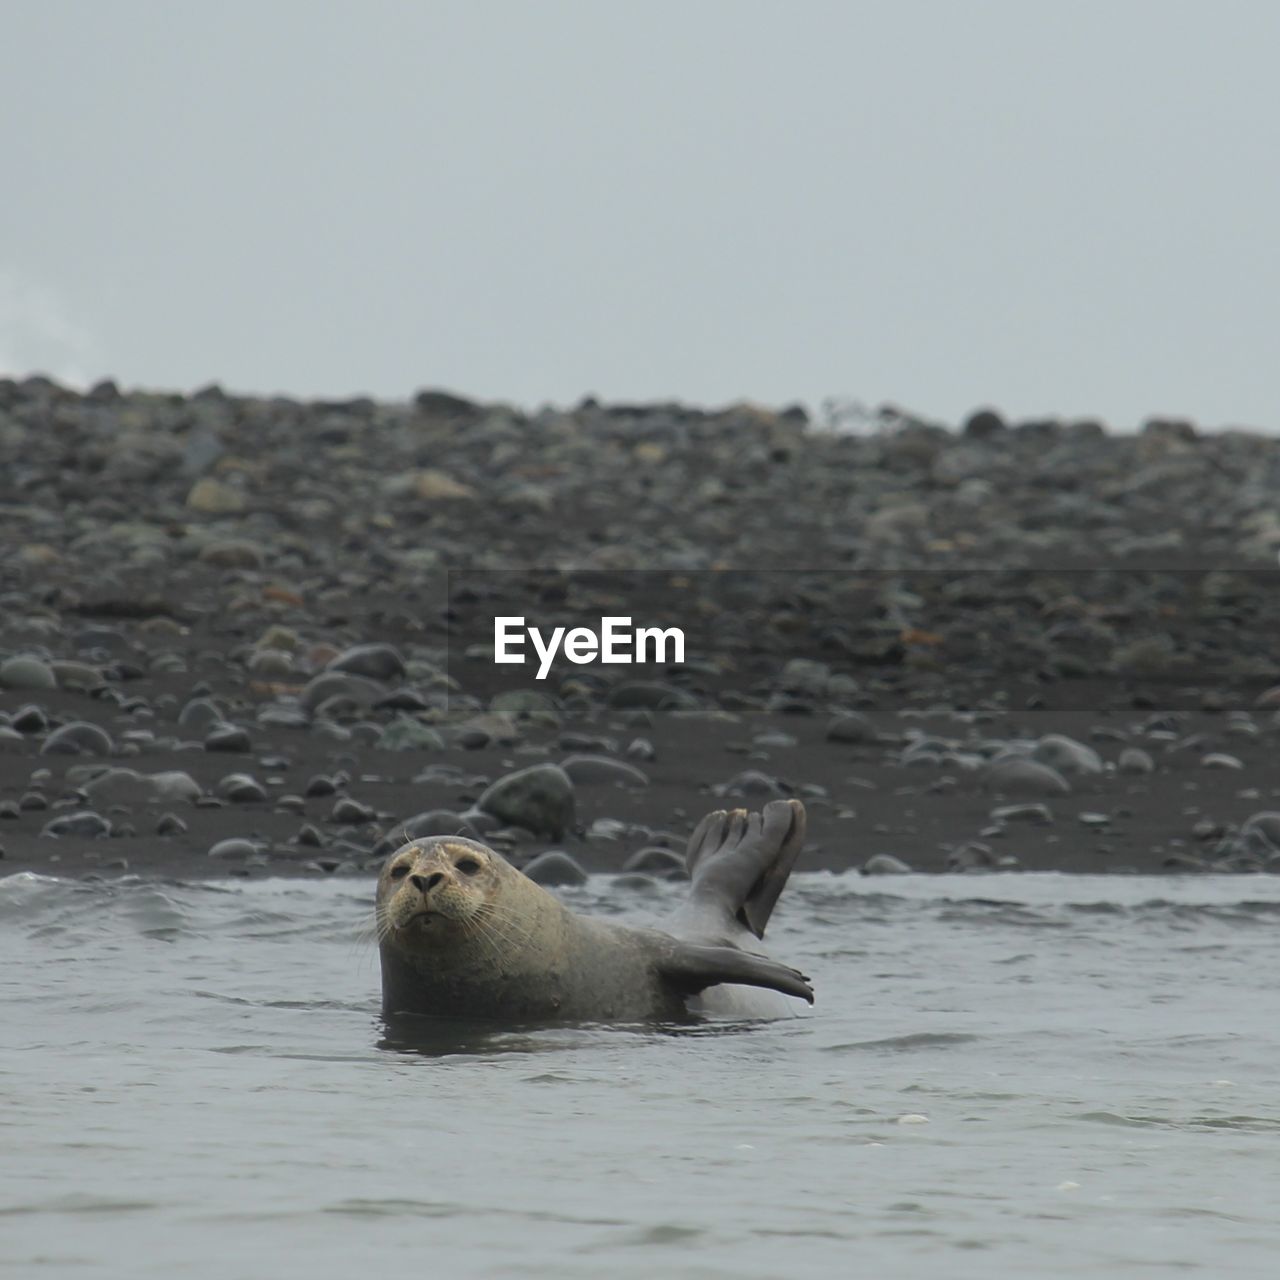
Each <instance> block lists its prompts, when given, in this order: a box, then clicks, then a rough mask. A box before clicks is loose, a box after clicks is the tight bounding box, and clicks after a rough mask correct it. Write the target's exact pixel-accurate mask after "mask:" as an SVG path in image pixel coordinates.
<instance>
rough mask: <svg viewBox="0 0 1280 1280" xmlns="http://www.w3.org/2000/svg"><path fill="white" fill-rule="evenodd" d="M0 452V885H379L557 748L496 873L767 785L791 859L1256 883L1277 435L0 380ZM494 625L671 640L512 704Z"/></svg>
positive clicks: (1269, 784)
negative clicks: (565, 799)
mask: <svg viewBox="0 0 1280 1280" xmlns="http://www.w3.org/2000/svg"><path fill="white" fill-rule="evenodd" d="M0 451H2V452H3V456H4V457H5V458H6V459H7V460H8V463H7V466H6V467H5V468H3V469H0V538H2V539H3V542H2V544H0V545H3V547H4V555H3V557H0V673H3V674H0V849H2V850H3V858H2V859H0V873H3V874H10V873H12V872H15V871H21V870H33V871H49V870H54V869H57V870H59V872H60V873H65V874H71V875H83V874H103V875H119V874H124V873H137V874H143V875H179V876H182V877H184V878H217V877H219V876H222V875H226V874H235V875H248V876H250V877H257V876H265V875H268V874H287V875H298V874H312V875H326V874H341V875H347V874H358V875H362V876H363V875H366V874H367V875H370V876H371V875H372V873H373V871H372V869H373V867H374V866H375V865H376V862H377V861H379V860H380V855H377V854H375V852H374V851H375V850H376V849H378V848H379V842H380V841H382V840H384V839H386V838H387V837H388V835H389V833H390V832H391V831H392V830H393V829H394V828H395V827H396V826H397V824H403V823H405V822H406V820H408V819H410V818H412V817H413V816H414V815H418V814H422V813H425V812H428V811H431V810H436V811H443V812H444V813H446V814H451V815H455V816H461V815H463V814H465V813H466V812H467V811H468V809H470V808H471V807H473V806H474V804H475V802H476V801H477V800H478V798H479V797H480V795H481V794H482V792H483V791H484V789H485V787H486V786H488V785H489V784H491V783H493V782H495V781H497V780H498V779H500V778H501V777H503V776H504V775H506V774H509V773H510V772H512V771H513V770H518V769H521V768H524V767H527V766H530V765H536V764H540V763H547V764H559V763H562V762H564V761H565V760H566V758H568V759H570V760H572V759H573V758H574V757H583V756H586V757H592V758H595V757H602V758H603V759H604V761H605V763H604V764H601V763H599V761H598V760H597V762H596V763H595V764H591V763H587V764H579V765H575V766H574V768H575V769H577V770H578V772H579V774H580V776H576V777H575V778H574V780H573V787H572V791H573V796H574V812H573V817H572V821H571V822H569V823H567V824H566V828H565V830H564V831H563V833H562V834H560V833H555V832H553V831H550V830H548V831H544V832H538V831H536V830H535V831H532V832H530V831H529V830H528V829H521V828H520V827H519V824H512V823H510V822H508V823H506V824H505V825H506V827H507V831H506V833H505V834H504V833H503V832H502V831H501V830H499V833H498V835H497V836H495V837H494V839H495V841H497V842H499V843H498V847H500V848H501V849H502V850H503V851H504V852H506V853H508V854H509V855H510V856H511V857H512V858H513V860H515V861H517V863H524V862H527V861H529V860H530V859H532V858H533V857H535V856H537V855H538V854H539V853H541V852H543V851H545V850H547V849H561V850H563V851H564V852H566V853H568V854H570V855H571V857H573V858H574V859H575V860H576V861H577V862H578V863H579V864H580V865H581V866H582V867H583V868H585V869H586V870H587V871H614V872H616V871H621V870H622V869H623V868H624V867H625V866H626V864H627V862H628V859H630V858H631V857H632V856H634V855H635V854H637V853H639V852H640V851H641V850H643V849H645V848H651V847H660V848H666V849H668V850H676V851H679V850H682V848H683V838H684V836H685V835H687V833H688V832H689V830H690V829H691V828H692V826H693V825H694V823H695V822H696V821H697V820H698V819H699V818H700V817H701V816H702V814H703V813H704V812H705V811H707V810H708V809H711V808H718V807H733V806H735V805H739V804H741V805H745V806H748V807H758V805H759V804H760V803H762V802H763V801H765V800H767V799H770V798H772V797H773V796H775V795H798V796H800V797H801V798H802V799H804V800H805V802H806V805H807V806H808V808H809V813H810V843H809V845H808V846H807V847H806V851H805V853H804V855H803V862H802V864H801V866H802V868H803V869H805V870H816V869H825V868H829V869H856V868H858V867H861V866H863V865H864V864H865V863H866V862H867V861H868V860H869V859H872V858H876V857H878V856H881V855H887V856H890V857H893V858H896V859H899V860H901V861H902V862H903V863H905V864H906V865H908V866H909V867H911V868H912V869H913V870H914V871H917V872H938V871H943V870H945V869H947V867H948V866H957V865H967V866H968V867H970V868H971V869H972V870H982V869H989V868H992V867H997V868H998V867H1000V866H1001V865H1003V864H1005V862H1006V860H1007V859H1008V858H1015V859H1016V863H1013V864H1011V865H1014V866H1016V867H1018V868H1020V869H1024V870H1063V871H1070V872H1093V871H1114V872H1125V871H1136V872H1138V873H1143V874H1146V873H1154V874H1163V873H1166V872H1170V871H1196V870H1237V871H1242V872H1247V871H1264V872H1271V871H1275V870H1280V819H1276V821H1275V822H1273V821H1272V819H1271V818H1270V817H1268V816H1267V815H1274V814H1276V813H1277V812H1280V774H1277V771H1276V768H1275V764H1274V762H1275V760H1276V759H1277V757H1278V756H1280V751H1278V750H1277V747H1278V746H1280V741H1278V740H1280V641H1278V640H1277V637H1280V575H1278V574H1277V572H1276V569H1275V565H1276V555H1277V551H1278V550H1280V504H1278V503H1277V502H1276V501H1275V499H1274V495H1275V494H1276V493H1277V492H1280V438H1272V437H1265V436H1261V435H1255V434H1250V433H1244V432H1223V433H1214V434H1213V435H1200V434H1197V433H1196V432H1195V431H1194V430H1193V429H1191V428H1190V427H1188V426H1187V425H1186V424H1180V423H1173V422H1167V421H1166V422H1161V423H1157V424H1155V425H1154V426H1152V425H1149V426H1148V428H1147V429H1145V430H1144V431H1142V432H1140V433H1138V434H1136V435H1129V434H1125V435H1108V434H1107V433H1105V432H1102V431H1101V430H1099V429H1097V428H1096V427H1094V426H1093V425H1091V424H1052V423H1038V424H1029V425H1023V426H1018V427H1008V426H1006V425H1005V424H1003V423H1002V422H1000V421H999V419H998V418H996V416H995V415H993V414H990V413H985V414H984V413H979V414H975V415H973V417H972V418H971V419H970V421H969V423H968V425H967V427H966V428H965V429H964V430H962V431H958V432H948V431H946V430H943V429H941V428H937V427H932V426H927V425H924V424H920V423H914V422H912V421H910V420H909V419H905V418H904V419H901V420H897V421H895V422H894V423H892V424H890V425H887V426H885V428H884V429H883V430H881V431H879V432H877V433H874V434H871V435H866V436H850V435H836V434H829V433H823V432H815V431H811V430H808V429H807V428H806V424H805V420H804V415H803V414H802V413H801V412H799V411H797V410H786V411H783V412H781V413H774V412H772V411H769V410H765V409H760V408H757V407H748V406H737V407H733V408H731V409H729V410H725V411H718V412H709V411H703V410H695V409H687V408H682V407H681V406H678V405H670V404H664V405H654V406H615V407H613V408H612V409H611V408H610V407H609V406H601V405H598V404H595V403H594V402H591V401H587V402H584V404H583V405H581V406H579V407H578V408H577V409H575V410H571V411H553V410H547V411H543V412H541V413H538V414H534V415H524V414H521V413H518V412H517V411H514V410H511V409H510V408H508V407H506V406H485V405H483V404H479V403H477V402H472V401H468V400H464V399H462V398H460V397H456V396H451V395H447V394H445V393H423V394H421V395H419V396H418V397H417V398H416V399H415V400H413V401H410V402H407V403H405V404H398V405H390V404H380V403H377V402H374V401H367V400H359V401H351V402H316V403H313V404H303V403H300V402H297V401H291V400H286V399H283V398H236V397H228V396H226V395H224V394H222V393H221V392H219V391H217V390H216V389H206V390H205V391H203V392H201V393H199V394H197V395H193V396H190V397H184V396H179V395H173V394H154V393H139V394H121V393H120V392H118V391H117V390H114V389H113V388H110V387H107V386H102V387H99V388H96V389H95V390H94V391H93V392H91V393H89V394H87V395H83V396H81V395H78V394H75V393H71V392H68V391H66V390H65V389H61V388H57V387H55V386H54V385H53V384H51V383H48V382H47V381H46V380H42V379H30V380H27V381H26V382H24V383H14V382H12V381H9V380H0ZM502 612H513V613H519V614H523V613H526V612H528V613H531V614H536V615H537V616H539V617H545V618H546V619H547V620H548V625H550V624H552V623H559V624H564V623H575V622H577V621H581V620H583V619H598V618H600V617H601V616H605V615H608V614H610V613H618V612H623V613H627V612H631V613H635V614H636V615H637V617H638V618H640V619H642V620H644V621H646V622H647V621H671V620H672V619H676V620H679V621H680V622H681V623H682V624H686V625H687V626H688V627H689V633H690V650H691V651H690V653H689V654H688V655H687V656H686V661H685V662H684V663H666V664H663V665H662V666H661V667H660V668H658V667H652V666H651V667H650V668H647V669H643V668H617V669H612V670H610V669H607V668H600V667H598V666H597V667H594V668H592V667H585V666H582V667H579V666H575V665H574V664H571V663H568V662H566V661H565V660H564V657H563V655H560V658H559V660H558V662H557V663H556V665H555V667H554V668H553V670H552V674H551V678H550V679H549V680H548V681H545V682H539V681H536V680H535V679H533V678H532V673H530V672H523V673H519V672H517V673H513V672H512V671H511V669H505V670H499V669H498V668H496V667H494V666H493V664H492V663H491V662H486V661H485V660H484V658H483V650H484V645H485V640H486V636H488V635H491V633H492V619H493V617H494V616H495V613H502ZM468 654H470V655H471V656H470V657H468ZM6 664H8V665H6ZM14 664H16V665H14ZM641 685H647V686H655V687H651V688H648V689H647V691H646V690H645V689H638V690H637V688H633V687H632V686H641ZM1057 739H1066V740H1068V742H1069V743H1070V744H1074V745H1073V746H1067V747H1063V746H1062V745H1061V743H1058V744H1057V745H1054V740H1057ZM51 740H52V745H50V744H51ZM637 740H639V741H637ZM1046 740H1049V745H1048V746H1045V745H1044V744H1045V741H1046ZM1126 753H1128V754H1126ZM1135 753H1136V754H1135ZM1022 757H1026V758H1028V759H1029V760H1030V761H1031V765H1033V766H1035V767H1028V768H1025V769H1022V774H1028V775H1029V776H1020V775H1019V776H1013V777H1005V778H1003V779H1002V778H1001V777H999V776H996V777H994V778H993V772H994V773H995V774H999V767H1000V766H1001V762H1002V760H1003V761H1004V763H1005V764H1007V763H1008V760H1009V759H1010V758H1015V761H1016V758H1022ZM1142 757H1145V758H1146V762H1147V763H1146V764H1143V763H1142V760H1141V758H1142ZM1125 761H1127V762H1128V763H1124V762H1125ZM1135 761H1137V762H1138V763H1137V764H1135ZM1147 765H1149V767H1147ZM1019 767H1021V766H1019ZM108 769H109V770H115V771H116V772H117V774H119V775H120V776H118V777H114V778H111V779H107V780H106V781H104V780H103V778H102V776H101V774H102V771H104V770H108ZM1045 769H1047V770H1049V772H1050V773H1051V774H1055V775H1056V778H1055V777H1049V776H1046V774H1045V773H1044V770H1045ZM636 770H639V771H640V773H641V774H643V775H644V778H645V781H644V782H643V783H641V782H639V781H637V778H636V775H635V771H636ZM1037 770H1039V771H1038V772H1037ZM95 771H96V772H97V773H98V775H99V776H97V777H96V778H95V776H94V775H95ZM128 771H132V774H133V775H135V776H133V777H130V776H129V774H128ZM1018 772H1019V771H1018V768H1015V769H1014V775H1018ZM157 774H160V775H163V774H180V775H183V776H184V777H185V778H186V781H185V782H182V781H174V780H172V779H171V780H170V781H169V782H168V783H157V782H155V781H154V777H155V775H157ZM166 787H168V790H166ZM1037 806H1041V808H1037ZM78 813H88V814H90V815H93V816H92V817H88V818H84V819H81V820H80V821H79V823H78V824H77V823H70V827H71V830H70V831H69V832H67V833H65V834H63V835H61V836H60V837H58V838H54V837H53V836H50V835H42V834H41V832H42V831H43V830H44V829H45V828H46V827H47V826H48V824H50V823H55V822H58V821H59V820H62V819H70V818H71V817H72V815H75V814H78ZM1260 815H1261V817H1260ZM441 820H443V819H438V820H437V821H441ZM531 821H532V820H531ZM499 825H500V826H501V825H502V824H499ZM534 825H535V827H536V825H537V823H536V821H534ZM108 828H109V829H110V830H111V831H112V832H113V834H111V835H103V836H102V837H101V838H97V837H95V836H94V835H93V834H91V833H92V832H93V831H95V830H97V831H106V830H107V829H108ZM513 828H514V829H513ZM486 838H488V835H486ZM224 841H241V842H245V841H247V842H248V844H247V845H246V844H240V845H232V846H230V852H227V850H226V849H224V850H223V853H222V854H219V855H215V856H213V857H211V856H210V852H209V851H210V849H212V848H216V847H217V846H218V845H219V844H220V842H224ZM122 861H123V863H124V865H121V863H122ZM650 862H654V860H653V859H650ZM658 864H663V860H662V859H657V860H656V864H655V865H658Z"/></svg>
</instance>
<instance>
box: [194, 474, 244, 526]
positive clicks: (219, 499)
mask: <svg viewBox="0 0 1280 1280" xmlns="http://www.w3.org/2000/svg"><path fill="white" fill-rule="evenodd" d="M248 505H249V502H248V499H247V498H246V497H245V495H244V493H243V492H242V491H241V490H239V489H233V488H232V487H231V486H230V485H229V484H224V483H223V482H222V481H221V480H215V479H214V478H213V477H212V476H202V477H201V478H200V479H199V480H197V481H196V482H195V484H193V485H192V486H191V489H190V491H189V492H188V493H187V506H188V508H190V510H192V511H199V512H202V513H203V514H205V515H211V516H233V515H239V514H240V513H241V512H242V511H244V510H245V508H246V507H247V506H248Z"/></svg>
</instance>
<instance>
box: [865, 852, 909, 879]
mask: <svg viewBox="0 0 1280 1280" xmlns="http://www.w3.org/2000/svg"><path fill="white" fill-rule="evenodd" d="M861 870H862V874H863V875H864V876H902V875H910V874H911V870H912V869H911V867H910V866H908V864H907V863H905V862H903V860H902V859H901V858H895V857H894V856H893V854H891V853H877V854H873V855H872V856H871V857H870V858H868V859H867V860H866V862H864V863H863V864H862V868H861Z"/></svg>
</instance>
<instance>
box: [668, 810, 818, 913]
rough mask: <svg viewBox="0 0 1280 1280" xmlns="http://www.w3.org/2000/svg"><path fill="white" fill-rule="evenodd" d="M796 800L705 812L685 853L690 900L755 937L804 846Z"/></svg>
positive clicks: (801, 814)
mask: <svg viewBox="0 0 1280 1280" xmlns="http://www.w3.org/2000/svg"><path fill="white" fill-rule="evenodd" d="M804 833H805V812H804V805H802V804H801V803H800V801H799V800H773V801H771V802H770V803H769V804H767V805H765V807H764V812H763V813H752V814H748V813H747V812H746V810H744V809H735V810H734V811H733V812H732V813H725V812H724V811H723V810H718V811H717V812H715V813H709V814H707V816H706V817H705V818H703V820H702V821H701V822H700V823H699V824H698V825H697V827H696V828H695V829H694V832H693V835H691V836H690V837H689V846H688V848H687V850H686V851H685V866H686V867H687V868H688V870H689V876H690V878H691V879H692V881H693V885H692V888H691V890H690V895H689V896H690V901H691V902H693V903H696V904H697V905H698V906H701V907H706V908H710V909H712V910H714V911H716V912H719V913H722V915H723V916H726V917H729V918H731V919H736V920H737V921H738V922H739V923H741V924H742V925H743V926H745V927H746V928H747V929H750V930H751V932H752V933H754V934H755V936H756V937H757V938H763V937H764V930H765V926H766V925H767V924H768V923H769V916H770V915H771V914H772V912H773V908H774V906H775V905H776V904H777V901H778V897H779V895H780V894H781V893H782V890H783V889H784V888H785V886H786V883H787V878H788V877H789V876H790V875H791V869H792V867H794V866H795V862H796V858H797V857H798V856H799V854H800V848H801V846H802V845H803V844H804Z"/></svg>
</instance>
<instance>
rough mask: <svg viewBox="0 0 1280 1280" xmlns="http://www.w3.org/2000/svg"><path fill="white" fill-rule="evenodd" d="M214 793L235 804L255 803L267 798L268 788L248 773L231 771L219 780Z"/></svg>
mask: <svg viewBox="0 0 1280 1280" xmlns="http://www.w3.org/2000/svg"><path fill="white" fill-rule="evenodd" d="M214 794H215V795H219V796H221V797H222V798H223V799H224V800H230V801H231V802H232V803H233V804H253V803H255V802H259V801H263V800H265V799H266V798H267V791H266V788H265V787H264V786H263V785H262V783H260V782H259V781H258V780H257V778H255V777H254V776H253V775H252V774H248V773H229V774H227V776H226V777H225V778H222V779H220V780H219V782H218V785H217V786H216V787H215V788H214Z"/></svg>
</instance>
